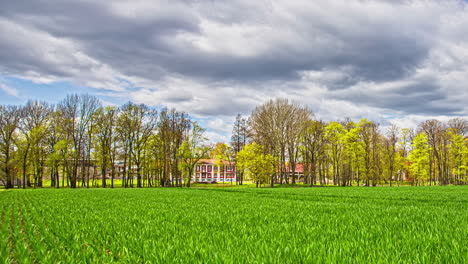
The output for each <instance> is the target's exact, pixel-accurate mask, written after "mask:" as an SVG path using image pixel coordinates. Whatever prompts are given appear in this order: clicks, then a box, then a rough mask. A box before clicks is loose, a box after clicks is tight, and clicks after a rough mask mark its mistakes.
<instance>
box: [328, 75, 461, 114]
mask: <svg viewBox="0 0 468 264" xmlns="http://www.w3.org/2000/svg"><path fill="white" fill-rule="evenodd" d="M332 97H333V98H336V99H340V100H346V101H351V102H355V103H358V104H365V105H369V106H373V107H378V108H385V109H391V110H396V111H400V112H402V113H404V114H422V115H456V114H460V113H458V111H459V110H460V105H459V104H453V103H454V102H453V101H452V102H448V100H449V98H448V96H447V94H446V92H445V91H444V90H443V89H442V88H441V87H440V86H438V85H437V84H435V83H434V82H425V83H424V82H423V83H417V84H402V85H401V86H399V87H394V88H391V89H383V90H378V89H372V90H367V89H359V88H357V89H350V90H343V91H337V92H334V93H333V94H332Z"/></svg>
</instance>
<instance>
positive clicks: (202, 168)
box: [192, 159, 236, 182]
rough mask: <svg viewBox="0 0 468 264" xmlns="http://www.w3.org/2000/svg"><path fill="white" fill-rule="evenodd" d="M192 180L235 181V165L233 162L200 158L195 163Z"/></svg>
mask: <svg viewBox="0 0 468 264" xmlns="http://www.w3.org/2000/svg"><path fill="white" fill-rule="evenodd" d="M192 181H193V182H235V181H236V166H235V165H234V163H231V164H229V162H228V161H225V160H222V161H219V160H218V162H216V160H215V159H201V160H200V161H198V163H197V164H196V165H195V170H194V172H193V175H192Z"/></svg>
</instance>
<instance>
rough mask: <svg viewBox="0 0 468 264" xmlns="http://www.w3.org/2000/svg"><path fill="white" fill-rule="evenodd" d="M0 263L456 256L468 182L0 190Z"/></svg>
mask: <svg viewBox="0 0 468 264" xmlns="http://www.w3.org/2000/svg"><path fill="white" fill-rule="evenodd" d="M0 205H1V207H0V208H1V209H0V234H1V243H0V256H1V261H0V262H2V263H9V262H18V263H33V262H40V263H56V262H62V263H77V262H81V263H108V262H124V263H142V262H147V263H154V262H159V263H171V262H172V263H173V262H177V263H193V262H223V263H245V262H248V263H322V262H332V263H349V262H352V263H368V262H381V263H388V262H390V263H392V262H393V263H397V262H398V263H409V262H411V263H466V262H467V261H468V258H467V256H468V239H467V238H468V187H464V186H450V187H415V188H409V187H405V188H396V187H395V188H386V187H382V188H379V187H378V188H357V187H356V188H294V189H293V188H290V189H255V188H194V189H187V188H169V189H163V188H157V189H76V190H71V189H59V190H56V189H43V190H8V191H4V192H1V193H0Z"/></svg>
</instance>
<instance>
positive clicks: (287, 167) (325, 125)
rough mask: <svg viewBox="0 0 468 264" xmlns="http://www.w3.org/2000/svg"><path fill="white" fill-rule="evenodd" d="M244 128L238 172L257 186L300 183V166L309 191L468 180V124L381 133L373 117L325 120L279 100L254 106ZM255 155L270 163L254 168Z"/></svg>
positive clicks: (457, 120) (456, 120)
mask: <svg viewBox="0 0 468 264" xmlns="http://www.w3.org/2000/svg"><path fill="white" fill-rule="evenodd" d="M245 122H247V125H246V128H247V130H248V132H247V135H248V137H249V138H250V141H249V142H251V144H250V145H247V146H246V147H245V148H244V150H241V151H239V152H237V156H238V160H239V164H238V167H239V168H238V169H240V170H242V171H243V172H244V173H245V172H246V173H248V174H249V175H250V176H251V177H253V179H254V181H256V182H257V183H263V184H265V183H269V184H271V186H273V185H274V184H275V183H286V184H288V183H291V184H295V183H296V180H297V177H298V175H297V174H296V166H299V165H301V166H302V167H303V171H304V172H303V174H304V175H303V181H304V183H305V184H311V185H317V184H321V185H325V184H333V185H339V186H352V185H357V186H359V185H365V186H377V185H382V184H387V185H390V186H392V185H399V184H402V183H405V182H406V183H408V182H409V183H410V184H412V185H425V184H428V185H434V184H440V185H447V184H466V183H467V182H468V174H467V172H468V138H467V135H468V121H467V120H466V119H463V118H453V119H451V120H449V121H448V122H446V123H444V122H441V121H438V120H434V119H432V120H426V121H424V122H422V123H421V124H419V126H418V128H417V129H408V128H399V127H397V126H396V125H392V124H391V125H389V126H387V127H385V128H380V126H379V124H378V123H375V122H372V121H370V120H368V119H362V120H360V121H359V122H354V121H352V120H351V119H349V118H344V119H343V120H342V121H331V122H324V121H321V120H317V119H315V118H314V115H313V112H312V111H311V110H310V109H309V108H307V107H303V106H301V105H298V104H295V103H293V102H290V101H289V100H287V99H276V100H270V101H268V102H266V103H265V104H263V105H260V106H258V107H256V108H255V110H254V111H253V112H252V114H251V116H250V117H249V118H248V120H247V121H245ZM237 123H239V119H238V121H236V124H237ZM239 124H240V123H239ZM234 139H236V138H234ZM234 141H235V140H234ZM255 157H263V158H262V159H263V160H271V161H272V162H270V164H265V163H261V162H250V161H252V160H254V159H255ZM271 171H273V172H275V173H271Z"/></svg>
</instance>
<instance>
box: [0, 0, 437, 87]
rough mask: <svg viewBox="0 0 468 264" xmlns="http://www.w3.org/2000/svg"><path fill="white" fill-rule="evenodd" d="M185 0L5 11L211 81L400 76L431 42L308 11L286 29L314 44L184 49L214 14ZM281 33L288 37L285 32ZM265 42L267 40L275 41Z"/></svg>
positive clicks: (111, 55) (114, 53)
mask: <svg viewBox="0 0 468 264" xmlns="http://www.w3.org/2000/svg"><path fill="white" fill-rule="evenodd" d="M202 2H203V1H202ZM186 3H187V4H181V5H180V6H179V8H180V9H179V10H180V11H179V12H175V11H174V13H172V14H164V13H163V12H161V13H160V14H157V15H156V16H155V17H150V18H144V17H141V18H140V17H138V15H136V17H130V18H129V17H125V16H118V15H116V14H115V13H113V12H111V8H110V7H109V6H110V5H109V4H105V3H104V2H96V1H83V2H79V1H75V2H69V1H44V0H42V1H33V2H31V1H7V2H6V3H4V4H2V5H3V8H2V10H3V11H1V13H0V14H2V15H3V16H4V17H7V18H8V19H10V20H13V21H19V22H20V23H22V24H27V25H29V26H33V27H35V28H38V29H40V30H44V31H46V32H48V33H50V34H52V35H53V36H55V37H58V38H69V39H72V40H73V41H76V42H77V43H78V44H79V45H80V47H81V48H83V49H84V50H85V51H86V53H87V54H89V55H90V56H92V57H94V58H96V59H98V60H100V61H102V62H105V63H106V64H108V65H111V66H112V67H115V68H117V69H119V70H121V71H122V72H123V73H125V74H128V75H141V76H143V77H146V78H156V77H158V76H160V75H162V74H164V73H165V72H173V73H179V74H183V75H187V76H191V77H195V78H203V79H211V80H218V79H233V80H237V81H252V80H269V79H277V80H283V79H285V80H291V79H297V78H298V76H297V71H304V70H321V69H324V68H334V67H340V66H343V65H350V66H351V67H353V68H354V69H355V73H356V74H357V75H358V76H359V77H360V78H361V79H364V80H372V81H384V80H394V79H398V78H401V77H403V76H405V75H407V74H409V73H410V72H411V71H412V70H413V69H414V68H415V67H417V66H418V64H419V63H420V62H421V61H422V60H423V59H424V58H425V57H426V55H427V52H428V50H429V48H430V46H429V43H428V40H427V39H426V38H425V37H424V36H423V37H421V34H420V33H421V32H419V30H415V32H411V31H410V32H408V30H407V29H403V30H402V29H401V28H399V27H398V25H397V26H395V25H392V24H382V25H373V24H372V23H371V22H368V23H363V24H361V25H360V27H361V30H362V32H356V33H355V34H352V31H353V30H356V29H355V28H349V29H347V28H346V25H341V24H340V22H336V23H330V22H329V21H321V20H320V19H317V20H314V19H313V18H309V17H306V16H305V14H304V15H300V16H298V17H297V19H298V20H299V21H300V20H303V23H304V24H308V26H307V27H305V29H304V28H301V27H302V25H300V26H297V25H291V27H290V28H287V29H288V30H291V31H293V32H295V33H294V36H297V37H298V42H299V43H297V44H298V45H302V44H304V43H300V42H305V43H307V42H309V44H310V45H308V46H307V45H305V46H302V47H296V46H294V43H292V44H290V45H277V44H276V43H269V44H268V45H270V48H269V49H268V50H265V51H262V52H260V53H258V54H254V55H252V56H247V57H245V56H235V55H232V54H223V53H221V54H219V53H216V54H210V53H207V52H205V51H202V50H197V49H196V48H195V47H190V46H187V47H186V49H184V50H181V48H180V47H179V46H178V45H175V44H174V43H173V42H172V41H171V38H174V37H175V36H176V34H178V33H181V32H189V33H193V34H198V33H199V30H200V28H199V18H197V17H203V16H209V15H208V14H209V13H210V10H206V9H202V10H200V9H195V8H194V7H193V5H190V4H188V3H190V2H188V1H187V2H186ZM136 4H137V3H136ZM224 7H226V5H224ZM221 11H225V12H228V13H226V16H224V17H221V18H218V20H221V21H226V20H227V21H228V22H230V23H242V22H243V21H242V20H240V19H242V18H245V19H248V17H250V16H253V14H251V15H249V16H246V15H244V12H243V10H240V9H238V8H232V9H227V10H226V8H223V9H222V10H221ZM240 12H242V13H240ZM264 15H267V16H270V19H274V16H275V14H271V13H266V14H264ZM236 17H237V19H236ZM272 17H273V18H272ZM350 31H351V32H350ZM277 34H279V35H281V34H282V32H281V31H279V32H277ZM317 34H323V35H324V36H326V41H317V40H316V39H315V38H316V37H317ZM428 34H430V32H428ZM4 37H5V36H4ZM258 41H260V42H262V41H265V42H267V41H269V39H268V38H265V39H263V40H262V39H260V40H258ZM238 44H239V45H242V46H247V47H246V48H248V45H249V43H243V42H240V43H238ZM10 50H11V48H10V49H6V52H3V53H4V54H3V56H2V59H3V60H2V61H3V64H5V65H8V64H12V65H8V66H9V67H8V68H9V70H12V71H14V70H15V69H16V70H18V71H22V70H24V67H21V65H17V64H16V63H14V61H15V58H17V55H18V54H15V53H14V52H13V53H12V52H9V51H10ZM5 54H12V56H6V55H5ZM30 63H31V62H28V63H27V64H30ZM32 66H33V67H34V66H35V65H32ZM17 68H19V69H17ZM37 68H40V69H42V70H43V71H46V72H47V74H52V75H58V76H60V75H61V74H63V73H61V72H60V71H59V70H57V69H54V68H53V69H49V67H47V65H38V67H37ZM337 85H338V86H340V85H339V84H337Z"/></svg>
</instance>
